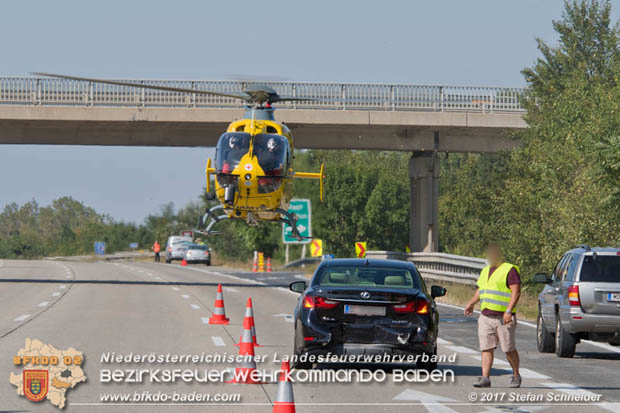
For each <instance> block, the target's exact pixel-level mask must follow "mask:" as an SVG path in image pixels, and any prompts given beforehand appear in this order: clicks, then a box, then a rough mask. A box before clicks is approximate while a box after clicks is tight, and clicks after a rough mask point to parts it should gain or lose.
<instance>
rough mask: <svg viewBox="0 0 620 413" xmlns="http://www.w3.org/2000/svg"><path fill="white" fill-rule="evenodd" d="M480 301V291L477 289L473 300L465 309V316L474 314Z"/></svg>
mask: <svg viewBox="0 0 620 413" xmlns="http://www.w3.org/2000/svg"><path fill="white" fill-rule="evenodd" d="M478 301H480V289H479V288H476V292H475V293H474V296H473V297H472V298H471V300H469V303H467V306H466V307H465V315H470V314H472V313H473V312H474V306H475V305H476V303H477V302H478Z"/></svg>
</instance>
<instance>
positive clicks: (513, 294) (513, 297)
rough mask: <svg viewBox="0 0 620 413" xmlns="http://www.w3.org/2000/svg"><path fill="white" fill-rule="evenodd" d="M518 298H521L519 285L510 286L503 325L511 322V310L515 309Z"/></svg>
mask: <svg viewBox="0 0 620 413" xmlns="http://www.w3.org/2000/svg"><path fill="white" fill-rule="evenodd" d="M519 298H521V284H511V285H510V302H509V303H508V308H507V309H506V312H505V313H504V324H508V323H510V322H511V321H512V309H513V308H515V307H516V305H517V303H518V302H519Z"/></svg>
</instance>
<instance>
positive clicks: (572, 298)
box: [568, 285, 581, 307]
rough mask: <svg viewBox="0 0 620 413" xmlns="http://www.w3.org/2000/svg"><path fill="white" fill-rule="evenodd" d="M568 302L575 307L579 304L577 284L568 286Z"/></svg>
mask: <svg viewBox="0 0 620 413" xmlns="http://www.w3.org/2000/svg"><path fill="white" fill-rule="evenodd" d="M568 304H570V305H571V306H575V307H580V306H581V301H580V300H579V286H578V285H571V286H570V287H568Z"/></svg>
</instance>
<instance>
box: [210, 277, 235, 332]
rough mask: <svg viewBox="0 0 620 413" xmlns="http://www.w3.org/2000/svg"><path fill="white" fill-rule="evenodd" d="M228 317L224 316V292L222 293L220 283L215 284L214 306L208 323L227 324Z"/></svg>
mask: <svg viewBox="0 0 620 413" xmlns="http://www.w3.org/2000/svg"><path fill="white" fill-rule="evenodd" d="M229 321H230V320H229V319H228V318H226V310H225V309H224V294H222V284H218V286H217V296H215V308H214V310H213V316H212V317H211V318H209V324H225V325H228V323H229Z"/></svg>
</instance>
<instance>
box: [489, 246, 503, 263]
mask: <svg viewBox="0 0 620 413" xmlns="http://www.w3.org/2000/svg"><path fill="white" fill-rule="evenodd" d="M487 261H488V262H489V264H490V265H491V266H497V265H499V264H501V263H502V249H501V247H500V246H499V245H495V244H492V245H489V246H488V247H487Z"/></svg>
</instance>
